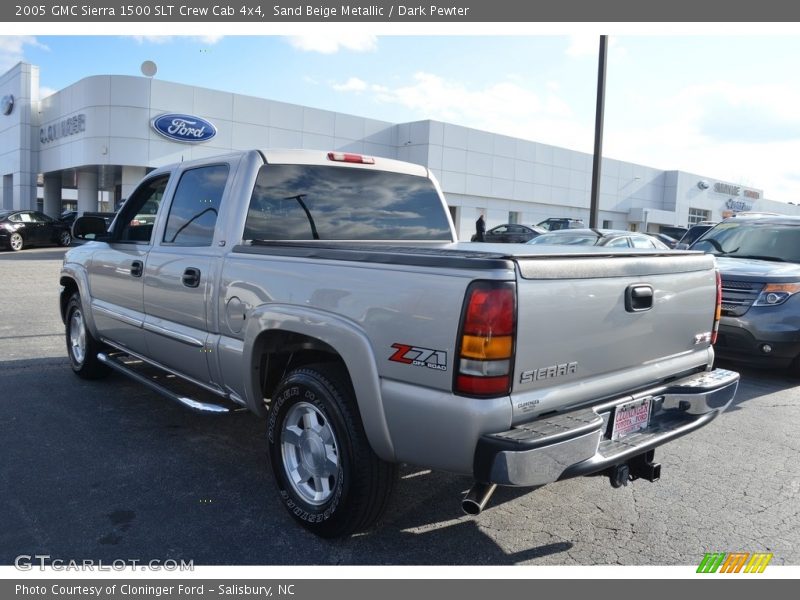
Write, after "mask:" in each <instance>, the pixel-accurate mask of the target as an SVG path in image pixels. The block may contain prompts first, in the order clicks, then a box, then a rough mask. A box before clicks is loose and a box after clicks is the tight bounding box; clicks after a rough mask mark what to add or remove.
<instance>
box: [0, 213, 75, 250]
mask: <svg viewBox="0 0 800 600" xmlns="http://www.w3.org/2000/svg"><path fill="white" fill-rule="evenodd" d="M71 242H72V234H71V233H70V230H69V225H67V224H66V223H62V222H61V221H57V220H56V219H53V218H52V217H48V216H47V215H46V214H44V213H41V212H39V211H36V210H3V211H0V245H2V246H5V247H6V248H9V249H11V250H14V251H15V252H16V251H19V250H22V249H23V248H26V247H28V246H40V245H42V244H58V245H59V246H69V245H70V243H71Z"/></svg>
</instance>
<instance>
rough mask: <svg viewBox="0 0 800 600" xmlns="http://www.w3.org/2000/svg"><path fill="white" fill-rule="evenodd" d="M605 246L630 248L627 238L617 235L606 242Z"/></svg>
mask: <svg viewBox="0 0 800 600" xmlns="http://www.w3.org/2000/svg"><path fill="white" fill-rule="evenodd" d="M606 247H607V248H630V246H629V245H628V238H626V237H619V238H617V239H615V240H611V241H610V242H608V243H607V244H606Z"/></svg>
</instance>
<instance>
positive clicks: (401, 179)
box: [244, 165, 451, 241]
mask: <svg viewBox="0 0 800 600" xmlns="http://www.w3.org/2000/svg"><path fill="white" fill-rule="evenodd" d="M244 238H245V239H248V240H312V239H319V240H443V241H450V239H451V234H450V225H449V222H448V220H447V214H446V211H445V210H444V208H443V207H442V203H441V200H440V199H439V195H438V194H437V193H436V189H435V188H434V187H433V184H432V183H431V181H430V180H429V179H427V178H425V177H417V176H414V175H404V174H400V173H389V172H386V171H373V170H368V169H360V168H348V167H328V166H309V165H265V166H263V167H261V170H260V172H259V174H258V179H257V180H256V186H255V189H254V190H253V195H252V198H251V199H250V209H249V211H248V213H247V223H246V224H245V229H244Z"/></svg>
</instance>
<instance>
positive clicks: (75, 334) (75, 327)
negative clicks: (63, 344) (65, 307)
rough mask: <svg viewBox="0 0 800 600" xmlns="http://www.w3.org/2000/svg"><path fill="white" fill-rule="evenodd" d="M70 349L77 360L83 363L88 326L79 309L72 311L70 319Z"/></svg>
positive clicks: (80, 363)
mask: <svg viewBox="0 0 800 600" xmlns="http://www.w3.org/2000/svg"><path fill="white" fill-rule="evenodd" d="M69 351H70V352H71V353H72V358H74V359H75V362H76V363H78V364H79V365H82V364H83V361H84V359H85V358H86V326H85V325H84V322H83V314H82V313H81V311H80V310H78V309H75V310H73V311H72V316H71V317H70V319H69Z"/></svg>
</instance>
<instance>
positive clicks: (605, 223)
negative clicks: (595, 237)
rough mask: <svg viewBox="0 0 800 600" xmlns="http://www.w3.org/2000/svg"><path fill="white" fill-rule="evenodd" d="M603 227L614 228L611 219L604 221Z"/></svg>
mask: <svg viewBox="0 0 800 600" xmlns="http://www.w3.org/2000/svg"><path fill="white" fill-rule="evenodd" d="M603 229H613V227H611V221H603Z"/></svg>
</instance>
